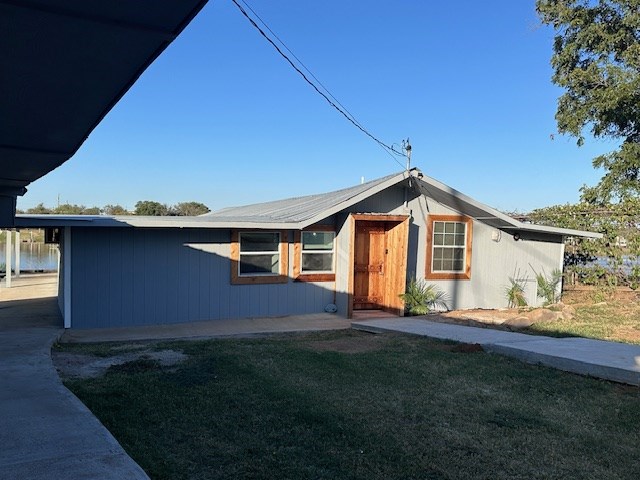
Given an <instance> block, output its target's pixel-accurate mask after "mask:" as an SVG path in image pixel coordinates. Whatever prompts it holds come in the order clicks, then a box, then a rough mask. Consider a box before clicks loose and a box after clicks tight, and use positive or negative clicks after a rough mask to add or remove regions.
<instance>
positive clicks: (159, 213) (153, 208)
mask: <svg viewBox="0 0 640 480" xmlns="http://www.w3.org/2000/svg"><path fill="white" fill-rule="evenodd" d="M135 208H136V209H135V212H134V213H135V214H136V215H147V216H154V217H163V216H167V215H169V207H167V206H166V205H165V204H163V203H159V202H154V201H152V200H142V201H140V202H137V203H136V207H135Z"/></svg>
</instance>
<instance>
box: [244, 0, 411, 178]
mask: <svg viewBox="0 0 640 480" xmlns="http://www.w3.org/2000/svg"><path fill="white" fill-rule="evenodd" d="M231 1H232V2H233V3H234V4H235V6H236V7H238V10H240V13H242V15H243V16H244V17H245V18H246V19H247V20H249V22H250V23H251V25H252V26H253V27H254V28H255V29H256V30H258V32H260V35H262V36H263V37H264V38H265V40H267V41H268V42H269V43H270V44H271V45H272V46H273V48H275V49H276V51H277V52H278V53H279V54H280V56H282V58H284V59H285V60H286V61H287V62H288V63H289V65H291V67H292V68H293V69H294V70H295V71H296V72H298V73H299V74H300V76H301V77H302V78H303V79H304V81H305V82H307V83H308V84H309V85H310V86H311V87H312V88H313V89H314V90H315V91H316V92H317V93H318V94H319V95H320V96H322V97H323V98H324V99H325V100H326V101H327V103H329V105H331V106H332V107H333V108H334V109H336V110H337V111H338V112H339V113H340V114H341V115H342V116H344V118H346V119H347V120H348V121H349V122H351V123H352V124H353V125H354V126H355V127H356V128H357V129H358V130H360V131H361V132H362V133H364V134H365V135H367V136H368V137H369V138H371V139H372V140H374V141H375V142H376V143H377V144H378V145H379V146H380V147H382V148H383V149H384V150H385V152H387V153H388V154H389V155H390V156H391V157H392V158H393V159H394V160H395V161H396V162H397V163H398V164H399V165H400V166H402V167H403V168H404V165H402V163H401V162H400V161H398V159H397V158H396V157H394V156H393V155H398V156H406V155H405V154H404V153H403V152H399V151H397V150H396V149H394V148H393V146H389V145H387V144H386V143H384V142H383V141H382V140H380V139H378V138H377V137H375V136H374V135H372V134H371V133H369V131H367V129H366V128H364V127H363V126H362V125H361V124H360V123H359V122H358V121H357V120H356V119H355V117H354V116H353V115H352V114H351V113H349V111H348V110H347V109H346V108H344V107H343V106H342V105H341V104H340V102H339V101H338V100H337V99H336V98H335V97H334V96H333V95H332V94H331V92H329V90H328V89H327V88H326V87H325V86H324V85H322V83H321V82H320V81H319V80H318V79H317V78H316V77H315V75H313V73H311V71H310V70H309V69H308V68H307V67H306V66H305V65H304V64H303V63H302V62H301V61H300V59H298V57H296V56H295V54H294V53H293V52H292V51H291V50H290V49H289V47H287V46H286V45H285V44H284V42H283V41H282V40H280V38H278V36H277V35H276V34H275V33H274V32H273V31H272V30H271V29H270V28H269V26H268V25H267V24H266V23H265V22H264V20H262V19H261V18H260V17H259V16H258V14H256V13H255V11H254V10H253V9H252V8H251V7H250V6H249V5H248V4H247V3H246V2H245V1H244V0H241V1H242V3H244V4H245V5H246V6H247V8H248V9H249V10H251V12H252V13H253V14H254V15H255V16H256V17H257V18H258V19H259V20H260V22H261V23H262V24H263V25H264V26H265V28H266V29H267V30H269V32H271V34H272V35H273V36H274V37H275V38H276V39H277V40H278V41H279V42H280V43H281V44H282V45H283V47H284V48H285V49H286V50H287V51H289V52H290V53H291V55H292V56H293V57H294V58H295V59H296V60H297V61H298V62H299V63H300V64H301V65H302V67H303V68H304V69H305V70H306V71H307V72H308V73H309V75H310V76H311V77H313V78H314V79H315V80H316V82H318V84H319V85H320V86H321V87H322V88H323V89H324V90H325V91H326V92H327V94H328V95H327V94H325V93H324V92H323V91H321V90H320V89H319V88H318V86H317V85H316V84H315V83H313V82H312V81H311V80H309V78H308V77H307V75H305V73H304V72H303V71H302V70H301V69H300V68H298V66H297V65H296V64H295V63H294V62H293V61H292V60H291V59H290V58H289V57H288V56H287V55H286V54H285V53H284V52H283V51H282V50H281V49H280V47H279V46H278V45H276V43H275V42H274V41H273V40H272V39H271V38H269V36H268V35H267V34H266V33H265V32H264V30H262V28H260V26H259V25H258V24H257V23H256V22H255V21H254V20H253V18H251V17H250V16H249V14H248V13H247V12H246V10H245V9H244V8H242V6H241V5H240V4H239V3H238V2H237V0H231ZM329 97H331V98H329ZM332 99H333V100H332Z"/></svg>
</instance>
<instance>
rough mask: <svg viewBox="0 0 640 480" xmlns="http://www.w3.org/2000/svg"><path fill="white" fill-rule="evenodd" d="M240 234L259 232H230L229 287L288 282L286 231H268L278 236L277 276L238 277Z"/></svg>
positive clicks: (287, 242)
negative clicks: (278, 269)
mask: <svg viewBox="0 0 640 480" xmlns="http://www.w3.org/2000/svg"><path fill="white" fill-rule="evenodd" d="M240 232H259V230H232V231H231V245H230V246H231V253H230V257H231V285H265V284H269V283H287V282H289V240H288V235H287V231H286V230H276V231H274V230H269V233H276V232H277V233H279V234H280V274H279V275H256V276H248V275H247V276H245V275H242V276H241V275H240V271H239V263H240Z"/></svg>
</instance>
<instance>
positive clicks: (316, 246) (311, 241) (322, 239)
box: [302, 232, 335, 250]
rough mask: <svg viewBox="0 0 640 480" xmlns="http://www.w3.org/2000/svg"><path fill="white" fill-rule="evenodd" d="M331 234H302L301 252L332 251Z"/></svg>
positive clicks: (332, 234) (332, 235)
mask: <svg viewBox="0 0 640 480" xmlns="http://www.w3.org/2000/svg"><path fill="white" fill-rule="evenodd" d="M334 237H335V233H333V232H302V249H303V250H333V239H334Z"/></svg>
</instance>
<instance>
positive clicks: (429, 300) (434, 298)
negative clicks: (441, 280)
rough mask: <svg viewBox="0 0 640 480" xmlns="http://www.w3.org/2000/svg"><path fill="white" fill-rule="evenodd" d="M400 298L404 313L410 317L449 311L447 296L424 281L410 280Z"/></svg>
mask: <svg viewBox="0 0 640 480" xmlns="http://www.w3.org/2000/svg"><path fill="white" fill-rule="evenodd" d="M400 298H402V300H404V308H405V311H406V312H407V313H409V314H410V315H425V314H427V313H429V312H430V311H432V310H436V309H437V310H448V309H449V306H448V305H447V302H448V297H447V294H446V293H445V292H443V291H442V290H440V289H439V288H438V287H436V286H435V285H433V284H427V283H426V282H425V281H424V280H416V279H415V278H414V279H412V280H411V281H410V282H409V284H408V285H407V290H406V292H405V293H402V294H400Z"/></svg>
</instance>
